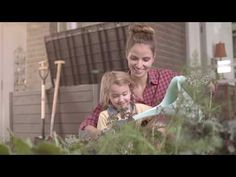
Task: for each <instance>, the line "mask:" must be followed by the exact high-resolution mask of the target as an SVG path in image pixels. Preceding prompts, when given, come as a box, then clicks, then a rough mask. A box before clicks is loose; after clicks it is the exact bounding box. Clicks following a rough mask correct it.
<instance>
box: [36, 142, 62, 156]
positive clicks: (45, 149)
mask: <svg viewBox="0 0 236 177" xmlns="http://www.w3.org/2000/svg"><path fill="white" fill-rule="evenodd" d="M33 152H34V153H36V154H41V155H60V154H63V151H62V149H61V148H59V147H58V146H57V145H55V144H49V143H41V144H39V145H38V146H36V147H34V148H33Z"/></svg>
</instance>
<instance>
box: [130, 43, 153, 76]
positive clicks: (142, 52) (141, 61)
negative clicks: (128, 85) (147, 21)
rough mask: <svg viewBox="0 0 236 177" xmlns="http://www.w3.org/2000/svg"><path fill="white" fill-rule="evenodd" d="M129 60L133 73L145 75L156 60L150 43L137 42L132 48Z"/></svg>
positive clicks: (133, 74)
mask: <svg viewBox="0 0 236 177" xmlns="http://www.w3.org/2000/svg"><path fill="white" fill-rule="evenodd" d="M127 60H128V66H129V69H130V71H131V75H132V76H134V77H144V76H146V75H147V72H148V70H149V69H150V67H151V66H152V64H153V62H154V55H153V52H152V50H151V49H150V46H149V45H147V44H135V45H134V46H133V47H132V48H131V49H130V51H129V53H128V56H127Z"/></svg>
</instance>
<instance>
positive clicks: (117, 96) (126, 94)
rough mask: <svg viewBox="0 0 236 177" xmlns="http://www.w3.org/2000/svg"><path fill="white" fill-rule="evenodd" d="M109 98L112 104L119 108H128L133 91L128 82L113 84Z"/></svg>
mask: <svg viewBox="0 0 236 177" xmlns="http://www.w3.org/2000/svg"><path fill="white" fill-rule="evenodd" d="M109 99H110V102H111V103H112V105H113V106H114V107H115V108H117V109H121V108H123V109H124V108H128V106H129V104H130V99H131V92H130V88H129V85H128V84H123V85H117V84H113V85H112V86H111V88H110V93H109Z"/></svg>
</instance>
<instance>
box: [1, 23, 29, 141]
mask: <svg viewBox="0 0 236 177" xmlns="http://www.w3.org/2000/svg"><path fill="white" fill-rule="evenodd" d="M19 46H21V47H22V48H23V49H24V50H26V23H0V60H1V62H0V70H1V72H0V73H1V74H0V79H1V82H2V83H3V84H1V91H0V95H1V97H0V99H1V102H0V137H1V138H2V139H3V140H6V139H7V138H8V132H7V128H9V119H10V115H9V93H10V92H12V91H13V90H14V60H15V56H14V50H15V49H16V48H17V47H19Z"/></svg>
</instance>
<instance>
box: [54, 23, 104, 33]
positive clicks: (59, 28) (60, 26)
mask: <svg viewBox="0 0 236 177" xmlns="http://www.w3.org/2000/svg"><path fill="white" fill-rule="evenodd" d="M100 23H103V22H58V23H57V32H62V31H67V30H73V29H76V28H82V27H86V26H91V25H97V24H100Z"/></svg>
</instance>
